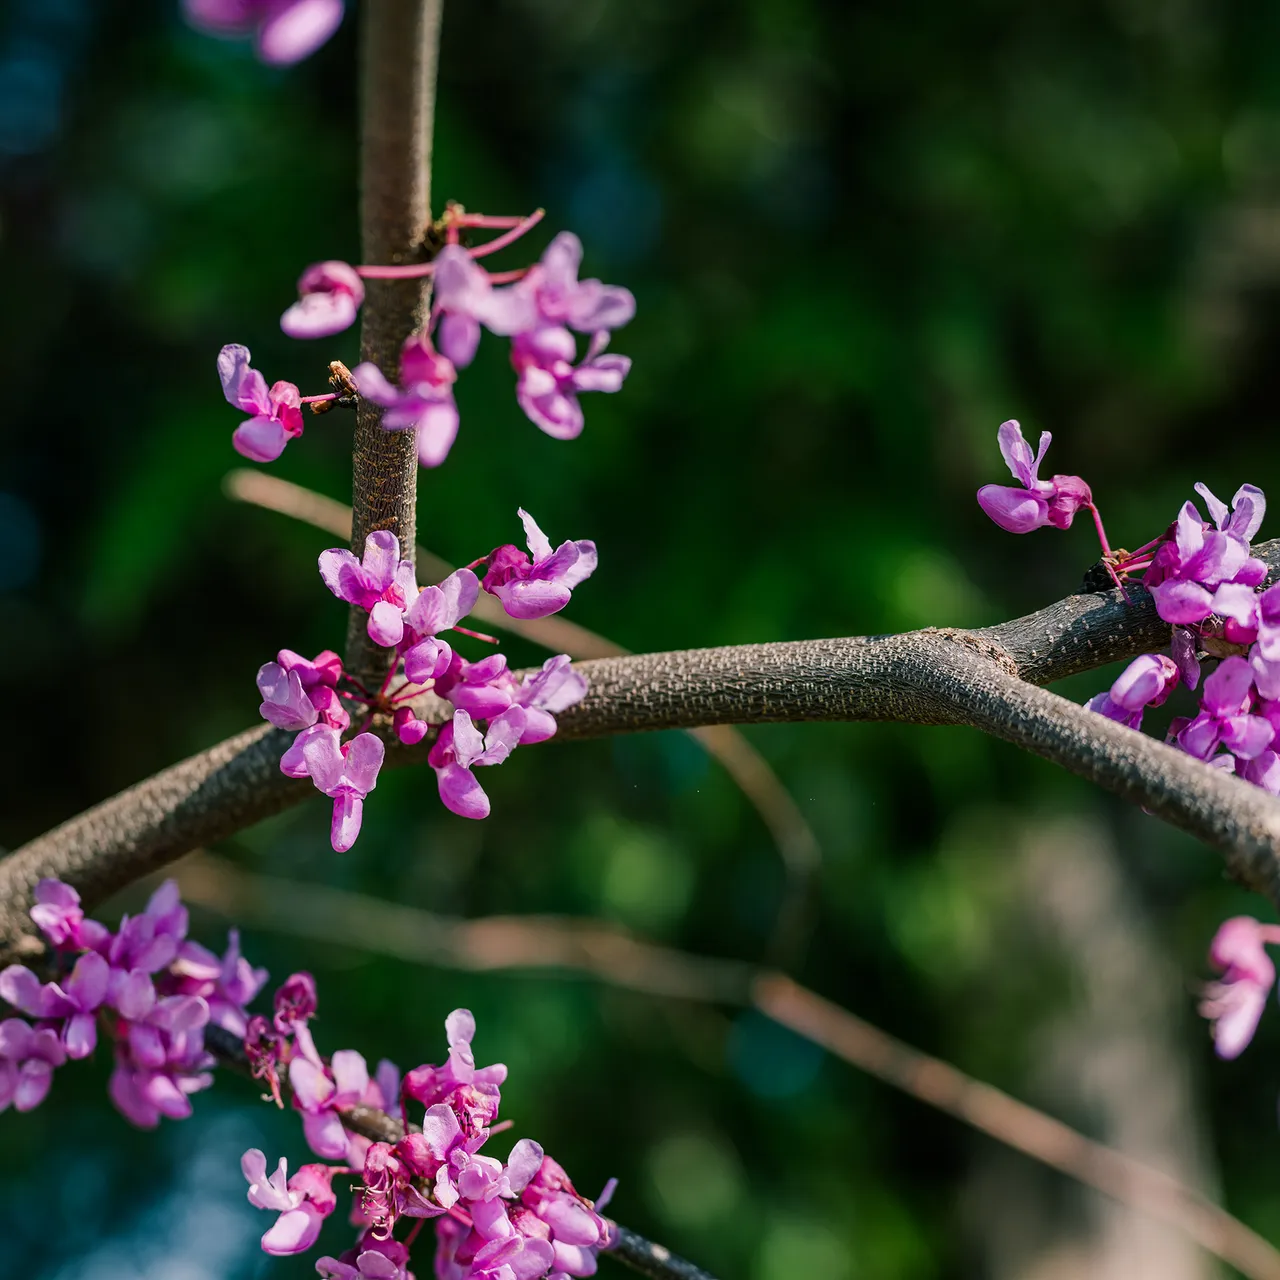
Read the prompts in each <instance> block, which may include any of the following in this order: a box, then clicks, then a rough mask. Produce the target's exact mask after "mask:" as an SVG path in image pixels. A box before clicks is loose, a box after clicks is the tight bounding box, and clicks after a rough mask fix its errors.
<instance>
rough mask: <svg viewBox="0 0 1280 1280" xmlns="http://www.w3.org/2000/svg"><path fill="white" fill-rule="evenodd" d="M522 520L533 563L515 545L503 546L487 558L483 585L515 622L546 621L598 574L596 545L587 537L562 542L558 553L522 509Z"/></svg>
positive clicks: (532, 519)
mask: <svg viewBox="0 0 1280 1280" xmlns="http://www.w3.org/2000/svg"><path fill="white" fill-rule="evenodd" d="M519 515H520V520H521V523H522V524H523V525H524V532H525V541H526V544H527V545H528V547H529V550H530V551H531V552H532V553H533V559H532V560H530V559H529V557H528V556H527V555H526V554H525V553H524V552H523V551H521V550H520V549H519V548H518V547H514V546H512V545H511V544H510V543H508V544H506V545H504V546H501V547H498V548H496V549H495V550H494V551H493V552H491V553H490V555H489V557H488V568H487V569H486V572H485V575H484V579H483V581H482V583H481V585H482V586H483V587H484V589H485V590H486V591H488V592H490V593H491V594H492V595H495V596H497V597H498V599H499V600H500V601H502V607H503V608H504V609H505V610H506V611H507V613H508V615H510V616H511V617H513V618H523V619H527V618H545V617H547V615H548V614H552V613H556V612H558V611H559V610H560V609H563V608H564V607H565V605H567V604H568V603H569V598H570V596H571V594H572V591H573V588H574V587H576V586H577V585H578V584H579V583H580V582H583V581H584V580H585V579H587V578H589V577H590V576H591V575H592V574H593V573H594V572H595V568H596V563H597V554H596V544H595V543H594V542H591V541H590V540H588V539H585V538H584V539H582V540H580V541H578V542H562V543H561V544H560V545H559V546H558V547H556V548H555V550H554V551H553V550H552V549H551V541H550V539H549V538H548V537H547V535H546V534H545V533H543V532H542V530H541V529H540V528H538V524H537V521H535V520H534V518H533V517H532V516H531V515H530V514H529V513H528V512H527V511H525V510H524V509H523V508H521V509H520V511H519Z"/></svg>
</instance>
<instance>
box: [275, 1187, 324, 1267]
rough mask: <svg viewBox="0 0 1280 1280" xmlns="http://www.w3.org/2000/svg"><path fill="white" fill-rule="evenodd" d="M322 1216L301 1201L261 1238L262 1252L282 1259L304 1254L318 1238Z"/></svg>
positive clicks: (277, 1220)
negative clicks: (295, 1254)
mask: <svg viewBox="0 0 1280 1280" xmlns="http://www.w3.org/2000/svg"><path fill="white" fill-rule="evenodd" d="M323 1224H324V1218H323V1216H322V1215H321V1214H320V1213H319V1212H317V1210H316V1208H315V1206H314V1205H312V1204H309V1203H308V1202H306V1201H303V1203H302V1204H300V1205H299V1206H298V1207H297V1208H296V1209H289V1210H287V1211H286V1212H285V1213H282V1214H281V1215H280V1216H279V1217H278V1218H277V1219H276V1223H275V1226H273V1227H272V1228H271V1229H270V1230H269V1231H267V1232H266V1233H265V1234H264V1235H263V1237H262V1251H263V1253H269V1254H271V1255H272V1257H276V1258H283V1257H287V1256H288V1255H289V1254H293V1253H306V1251H307V1250H308V1249H310V1248H311V1246H312V1245H313V1244H315V1242H316V1240H317V1239H318V1238H319V1236H320V1228H321V1226H322V1225H323Z"/></svg>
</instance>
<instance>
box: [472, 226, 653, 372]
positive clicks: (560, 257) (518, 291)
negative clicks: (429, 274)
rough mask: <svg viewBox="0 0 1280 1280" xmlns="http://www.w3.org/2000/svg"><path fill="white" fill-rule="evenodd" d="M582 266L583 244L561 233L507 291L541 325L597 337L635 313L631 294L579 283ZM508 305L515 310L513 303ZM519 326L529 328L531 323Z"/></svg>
mask: <svg viewBox="0 0 1280 1280" xmlns="http://www.w3.org/2000/svg"><path fill="white" fill-rule="evenodd" d="M581 263H582V241H581V240H579V239H578V237H577V236H575V235H574V234H573V232H572V231H562V232H561V233H560V234H559V235H558V236H556V238H555V239H554V240H552V242H551V243H550V244H549V245H548V246H547V248H546V251H545V252H544V253H543V255H542V260H541V261H540V262H538V263H537V264H536V265H535V266H533V267H531V268H530V269H529V272H528V274H527V275H526V276H525V277H524V278H523V279H522V280H520V281H518V282H517V283H516V284H514V285H512V286H511V290H510V292H511V293H512V294H513V295H516V297H517V298H528V299H530V301H531V302H532V304H533V307H534V308H535V309H536V316H537V318H538V319H540V320H541V321H542V322H543V324H547V325H567V326H568V327H569V328H570V329H576V330H577V331H578V332H579V333H591V334H598V333H600V332H601V331H603V330H608V329H617V328H619V327H620V326H622V325H624V324H626V323H628V321H630V320H631V318H632V316H634V315H635V313H636V300H635V297H634V296H633V295H632V293H631V291H630V290H629V289H623V288H620V287H619V286H617V285H610V284H602V283H601V282H600V281H599V280H579V279H578V268H579V266H580V265H581ZM511 305H512V308H513V310H514V305H515V304H514V303H513V304H511ZM512 318H514V317H512ZM486 323H487V322H486ZM490 327H492V326H490ZM519 327H520V328H521V329H525V328H530V327H532V322H530V323H526V324H521V325H520V326H519ZM513 331H514V330H513ZM495 332H501V330H495ZM619 358H621V357H619ZM627 363H628V364H630V363H631V362H630V361H627ZM614 389H615V390H616V388H614Z"/></svg>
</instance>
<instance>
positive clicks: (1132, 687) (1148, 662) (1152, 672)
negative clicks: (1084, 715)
mask: <svg viewBox="0 0 1280 1280" xmlns="http://www.w3.org/2000/svg"><path fill="white" fill-rule="evenodd" d="M1178 678H1179V677H1178V668H1177V666H1176V665H1175V664H1174V661H1173V659H1172V658H1167V657H1165V655H1164V654H1162V653H1145V654H1143V655H1142V657H1140V658H1135V659H1134V660H1133V661H1132V662H1131V663H1130V664H1129V665H1128V666H1127V667H1126V668H1125V669H1124V671H1123V672H1121V674H1120V676H1119V677H1118V678H1117V679H1116V681H1115V683H1114V684H1113V685H1112V686H1111V688H1110V690H1109V691H1108V692H1107V693H1100V694H1098V695H1096V696H1095V697H1093V698H1091V699H1090V700H1089V701H1088V702H1087V703H1086V704H1085V705H1086V706H1087V707H1088V708H1089V710H1090V711H1097V712H1099V713H1100V714H1101V715H1104V716H1107V717H1108V718H1109V719H1111V720H1118V721H1119V722H1120V723H1121V724H1126V725H1128V726H1129V728H1131V729H1139V728H1141V727H1142V713H1143V711H1144V710H1145V709H1146V708H1147V707H1158V706H1160V704H1161V703H1162V702H1164V701H1165V699H1166V698H1168V696H1169V695H1170V694H1171V693H1172V692H1173V690H1174V689H1175V688H1177V685H1178Z"/></svg>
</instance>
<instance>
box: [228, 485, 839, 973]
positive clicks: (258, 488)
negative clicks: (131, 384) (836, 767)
mask: <svg viewBox="0 0 1280 1280" xmlns="http://www.w3.org/2000/svg"><path fill="white" fill-rule="evenodd" d="M222 488H223V492H224V493H225V494H226V495H227V497H229V498H231V499H232V500H233V501H235V502H247V503H250V504H251V505H253V506H257V507H263V508H265V509H267V510H269V511H276V512H279V513H280V514H281V515H286V516H290V517H292V518H293V519H295V520H300V521H302V523H304V524H309V525H312V526H313V527H315V528H317V529H322V530H324V531H325V532H326V533H330V534H332V535H333V536H334V537H335V538H342V539H344V540H345V541H350V538H351V508H350V507H347V506H344V505H343V504H342V503H341V502H337V501H335V500H334V499H333V498H327V497H325V496H324V495H323V494H320V493H316V492H314V491H313V490H311V489H304V488H303V487H302V486H301V485H297V484H294V483H292V482H291V481H289V480H282V479H281V478H280V477H279V476H273V475H269V474H268V473H267V472H265V471H256V470H254V469H253V468H250V467H240V468H237V469H236V470H234V471H230V472H228V473H227V475H226V476H225V477H224V479H223V482H222ZM417 561H418V565H419V568H420V569H421V571H422V573H421V576H422V578H423V579H425V580H430V581H433V582H439V581H440V580H441V579H443V578H445V577H447V576H448V575H449V574H451V573H452V572H453V570H454V566H453V565H451V564H449V563H448V562H447V561H445V560H442V559H441V558H440V557H439V556H437V555H436V554H435V553H434V552H432V551H428V550H427V549H426V548H425V547H421V546H420V547H419V548H418V555H417ZM472 615H473V616H474V617H476V618H478V619H479V620H480V621H481V622H483V623H484V624H485V626H487V627H492V628H493V629H494V630H496V631H507V632H510V633H511V634H512V635H518V636H522V637H523V638H524V639H526V640H531V641H533V643H534V644H538V645H541V646H542V647H543V648H545V649H549V650H551V652H553V653H567V654H568V655H569V656H570V657H571V658H578V659H583V658H617V657H624V656H626V655H627V653H628V652H629V650H627V649H624V648H623V647H622V646H621V645H620V644H615V643H614V642H613V641H612V640H609V639H606V638H605V637H604V636H601V635H597V634H596V632H594V631H589V630H587V628H586V627H582V626H579V625H578V624H577V623H576V622H570V621H569V620H568V619H567V618H562V617H560V616H559V615H556V614H553V615H552V616H551V617H549V618H534V619H528V620H526V619H520V618H512V617H511V616H510V615H509V614H508V613H507V611H506V610H505V609H504V608H503V607H502V605H501V604H500V603H499V601H497V600H495V599H494V598H493V597H492V596H489V595H483V594H482V595H481V596H480V597H479V599H478V600H477V601H476V605H475V608H474V609H473V610H472ZM687 732H688V734H689V736H690V737H691V738H693V739H694V741H696V742H697V743H699V744H700V745H701V747H702V748H703V750H704V751H706V752H707V753H708V755H711V756H713V757H714V758H715V759H716V760H718V761H719V762H720V764H721V765H722V767H723V768H724V771H725V772H726V773H727V774H728V775H729V777H730V778H731V779H732V780H733V781H734V783H735V784H736V785H737V787H738V789H739V790H740V791H741V792H742V793H743V795H745V796H746V798H747V800H748V801H749V802H750V804H751V805H752V806H753V807H754V808H755V810H756V812H757V813H758V814H759V815H760V818H761V820H762V821H763V822H764V824H765V826H766V827H767V828H768V830H769V834H770V835H771V836H772V837H773V842H774V844H775V846H776V847H777V850H778V854H779V856H780V857H781V859H782V865H783V869H784V871H785V872H786V889H785V891H784V893H783V897H782V902H781V905H780V906H779V908H778V917H777V924H776V925H775V927H774V932H773V938H772V940H771V942H770V945H769V948H768V954H769V959H770V960H771V961H772V963H774V964H776V965H778V966H779V967H780V968H783V969H789V968H792V967H793V966H794V965H795V963H797V962H798V960H799V958H800V956H801V955H802V954H803V950H804V939H805V935H806V934H807V932H808V917H809V914H810V911H811V910H812V892H813V884H814V880H815V877H816V876H817V874H818V872H819V870H820V869H821V866H822V849H821V846H820V845H819V844H818V838H817V836H816V835H814V833H813V828H812V827H811V826H810V825H809V824H808V822H807V821H806V820H805V816H804V814H803V813H801V811H800V806H799V805H798V804H796V802H795V800H794V798H793V797H792V795H791V793H790V792H789V791H788V790H787V788H786V787H785V786H784V785H783V782H782V779H781V778H779V777H778V775H777V773H775V772H774V770H773V767H772V766H771V765H770V764H769V762H768V760H766V759H765V758H764V756H763V755H761V754H760V752H759V751H757V750H756V748H755V747H754V746H752V745H751V743H750V742H749V741H748V740H747V739H746V737H745V736H744V735H743V734H742V733H741V732H739V730H737V729H734V728H733V727H732V726H730V725H708V726H706V727H705V728H701V729H689V730H687Z"/></svg>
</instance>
